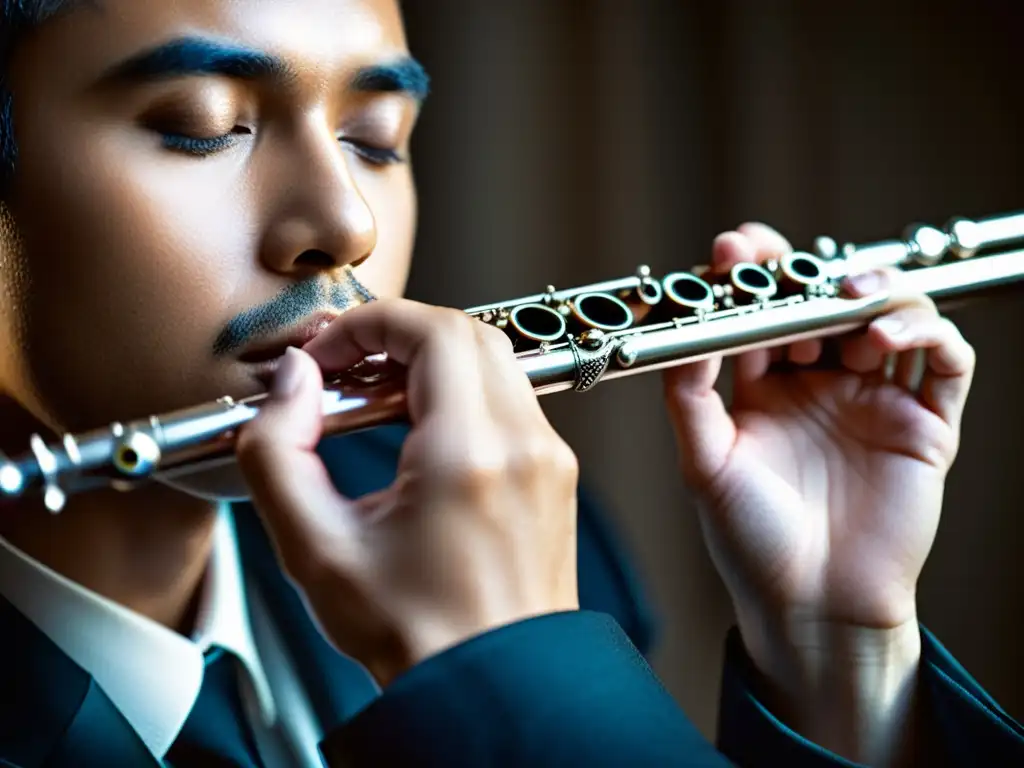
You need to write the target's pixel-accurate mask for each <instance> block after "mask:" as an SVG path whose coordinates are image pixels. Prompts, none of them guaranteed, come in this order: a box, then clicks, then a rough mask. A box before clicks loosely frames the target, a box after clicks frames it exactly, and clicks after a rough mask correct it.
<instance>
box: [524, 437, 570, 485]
mask: <svg viewBox="0 0 1024 768" xmlns="http://www.w3.org/2000/svg"><path fill="white" fill-rule="evenodd" d="M513 462H514V464H513V466H511V467H510V469H511V470H512V471H513V472H514V473H515V474H516V475H518V476H519V477H526V478H531V479H536V478H540V477H546V476H551V477H555V478H561V477H567V478H572V477H575V476H576V475H577V473H578V472H579V462H578V460H577V458H576V454H575V453H574V452H573V451H572V449H571V448H570V447H569V446H568V445H567V444H566V443H565V442H564V441H563V440H562V439H561V438H559V437H557V436H556V435H551V434H543V433H542V434H536V435H532V436H531V437H529V438H528V439H526V440H524V441H523V442H522V443H521V444H520V445H519V446H518V449H517V450H516V452H515V453H514V454H513Z"/></svg>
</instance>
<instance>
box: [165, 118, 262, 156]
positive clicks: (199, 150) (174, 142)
mask: <svg viewBox="0 0 1024 768" xmlns="http://www.w3.org/2000/svg"><path fill="white" fill-rule="evenodd" d="M249 133H252V131H250V130H249V129H248V128H246V127H245V126H235V127H234V128H233V129H232V130H231V131H230V132H228V133H225V134H223V135H221V136H210V137H198V136H186V135H184V134H180V133H168V132H163V131H162V132H161V133H160V137H161V140H162V143H163V145H164V147H165V148H166V149H170V150H172V151H175V152H182V153H184V154H188V155H196V156H198V157H207V156H209V155H213V154H216V153H217V152H221V151H223V150H225V149H228V148H229V147H231V146H233V145H234V144H235V143H236V142H237V141H238V139H239V137H241V136H244V135H246V134H249Z"/></svg>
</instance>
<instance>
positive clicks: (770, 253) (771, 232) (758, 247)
mask: <svg viewBox="0 0 1024 768" xmlns="http://www.w3.org/2000/svg"><path fill="white" fill-rule="evenodd" d="M737 231H738V232H739V233H740V234H742V235H746V236H747V238H748V239H749V240H750V242H751V244H752V245H753V246H754V250H755V251H756V252H757V254H758V259H757V260H758V262H762V261H766V260H767V259H769V258H772V257H779V256H782V255H784V254H787V253H789V252H791V251H792V250H793V246H792V245H790V243H789V240H787V239H786V238H785V237H783V236H782V235H781V234H779V232H777V231H776V230H775V229H773V228H772V227H769V226H768V225H767V224H762V223H761V222H757V221H751V222H747V223H746V224H741V225H740V226H739V227H738V228H737Z"/></svg>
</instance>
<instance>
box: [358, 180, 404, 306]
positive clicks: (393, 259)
mask: <svg viewBox="0 0 1024 768" xmlns="http://www.w3.org/2000/svg"><path fill="white" fill-rule="evenodd" d="M356 181H357V183H358V185H359V189H360V191H361V192H362V195H363V198H364V199H365V200H366V203H367V205H369V207H370V210H371V211H373V216H374V221H375V223H376V226H377V246H376V248H374V251H373V255H372V256H370V258H369V259H367V260H366V261H365V262H364V263H363V264H362V265H361V266H360V267H359V268H358V269H357V270H356V274H357V276H358V277H359V279H360V281H362V282H363V283H365V285H366V287H367V288H369V289H370V290H371V291H373V293H374V294H376V295H377V296H380V297H381V298H395V297H398V296H401V295H402V294H404V293H405V284H406V281H407V280H408V278H409V267H410V264H411V261H412V251H413V243H414V241H415V237H416V214H417V202H416V190H415V186H414V184H413V180H412V173H411V172H410V171H409V170H408V168H407V167H405V168H402V169H401V170H396V171H395V173H394V174H393V175H391V174H381V175H377V176H370V175H367V177H365V178H359V179H357V180H356Z"/></svg>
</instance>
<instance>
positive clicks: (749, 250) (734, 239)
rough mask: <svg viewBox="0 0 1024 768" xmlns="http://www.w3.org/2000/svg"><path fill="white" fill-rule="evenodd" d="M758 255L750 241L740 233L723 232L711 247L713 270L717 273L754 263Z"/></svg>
mask: <svg viewBox="0 0 1024 768" xmlns="http://www.w3.org/2000/svg"><path fill="white" fill-rule="evenodd" d="M756 257H757V253H756V251H755V249H754V245H753V243H751V242H750V239H749V238H748V237H747V236H746V235H744V234H742V233H740V232H723V233H722V234H720V235H719V236H718V237H716V238H715V240H714V243H713V244H712V247H711V268H712V269H713V270H714V271H716V272H728V271H729V270H730V269H732V268H733V267H734V266H735V265H736V264H739V263H741V262H744V261H754V260H755V259H756Z"/></svg>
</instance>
